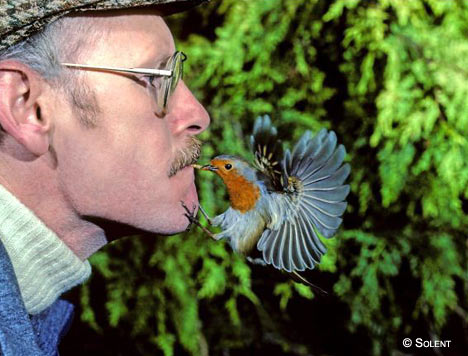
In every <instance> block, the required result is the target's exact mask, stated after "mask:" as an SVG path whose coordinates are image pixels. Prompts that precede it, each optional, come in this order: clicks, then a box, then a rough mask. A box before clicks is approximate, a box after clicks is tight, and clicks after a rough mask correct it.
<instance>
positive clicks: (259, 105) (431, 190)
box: [81, 0, 468, 355]
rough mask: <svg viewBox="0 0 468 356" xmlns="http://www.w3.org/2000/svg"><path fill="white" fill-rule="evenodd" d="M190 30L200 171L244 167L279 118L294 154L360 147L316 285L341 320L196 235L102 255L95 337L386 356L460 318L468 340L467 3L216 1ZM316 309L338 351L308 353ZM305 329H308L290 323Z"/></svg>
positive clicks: (86, 305) (187, 45) (305, 292)
mask: <svg viewBox="0 0 468 356" xmlns="http://www.w3.org/2000/svg"><path fill="white" fill-rule="evenodd" d="M194 14H196V16H198V20H199V23H200V25H199V27H197V28H196V29H195V33H192V34H191V35H190V36H189V37H187V38H185V39H184V40H183V41H182V42H181V43H179V44H178V47H179V48H180V49H182V50H183V51H184V52H186V53H187V54H188V56H189V60H188V61H187V62H186V63H187V68H186V74H187V77H186V78H185V80H186V81H187V82H189V84H190V86H191V88H192V89H193V91H194V93H195V94H196V96H197V97H198V98H199V99H200V101H202V102H203V103H204V104H205V105H206V107H207V108H208V110H209V112H210V114H211V116H212V125H211V127H210V130H209V131H208V132H206V133H204V134H203V135H202V139H203V140H204V141H205V142H206V143H205V145H204V148H203V160H205V161H206V160H208V158H210V157H212V156H214V155H216V154H220V153H230V154H239V155H242V156H245V157H249V155H250V152H249V147H248V140H247V136H248V134H249V133H250V131H251V128H252V123H253V120H254V119H255V117H256V116H258V115H260V114H269V115H270V116H272V118H273V120H274V122H275V123H276V124H277V125H278V126H279V131H280V133H281V134H282V135H283V138H284V141H285V142H286V144H290V143H291V142H293V140H296V139H297V138H298V137H299V136H300V135H301V134H302V133H303V131H304V130H306V129H309V130H312V131H317V130H318V129H319V128H321V127H328V128H330V129H333V130H334V131H336V133H337V135H338V137H339V141H340V142H342V143H344V144H345V146H346V148H347V151H348V156H347V160H348V161H349V162H350V163H351V166H352V174H351V177H350V179H349V181H350V182H349V183H350V186H351V191H352V192H351V195H350V199H349V201H350V204H349V206H348V211H347V213H346V214H345V220H344V225H343V228H342V229H341V232H340V233H339V234H338V235H337V236H336V237H335V238H334V239H331V240H326V241H324V242H325V243H326V245H327V247H328V249H329V252H328V254H327V255H326V256H325V257H324V259H323V261H322V262H323V263H322V264H321V265H320V266H319V272H317V274H315V275H314V276H323V278H324V279H323V280H324V281H329V283H330V284H329V285H330V286H331V289H332V290H333V292H331V293H333V294H334V295H335V296H336V298H337V299H336V300H335V299H332V300H333V303H335V304H334V306H335V307H330V303H328V304H327V303H324V302H323V299H320V298H316V297H314V295H313V294H312V291H311V290H310V289H309V288H307V287H304V286H301V285H298V284H296V283H294V282H290V281H287V282H285V279H284V278H283V279H281V276H280V275H279V274H275V275H273V276H274V277H271V276H272V275H267V274H262V273H267V272H256V270H255V269H251V267H249V266H248V265H247V264H246V262H245V260H244V259H242V258H241V257H239V256H236V255H233V254H232V252H231V251H230V249H229V247H228V246H227V245H226V244H225V243H223V242H214V241H211V240H210V239H209V238H207V237H206V236H204V235H202V234H201V233H200V232H198V231H192V232H191V233H189V234H183V235H177V236H173V237H158V238H153V239H146V238H145V239H141V238H136V237H131V238H129V239H127V240H126V241H123V242H119V243H117V244H113V245H112V246H110V247H108V248H107V249H105V250H104V251H103V252H99V253H98V254H96V255H95V256H94V257H93V258H92V263H93V265H94V269H95V277H94V279H96V278H101V279H102V280H104V281H105V287H102V288H104V290H105V295H106V301H105V307H106V310H107V311H108V316H107V319H106V320H104V321H103V320H102V319H103V318H102V317H98V316H97V314H96V312H95V311H94V312H93V303H92V300H93V298H94V295H93V293H94V292H93V288H91V285H90V284H88V285H86V286H84V287H83V289H82V294H81V301H82V304H83V313H82V320H84V321H85V322H87V323H89V325H91V326H92V327H93V328H94V329H95V330H96V331H97V332H99V331H100V330H103V329H105V328H109V327H111V328H114V327H115V328H121V329H124V330H127V331H128V333H129V334H130V335H131V337H132V340H135V350H136V352H137V353H139V354H154V348H158V349H159V350H160V352H162V353H163V354H164V355H173V354H175V353H176V351H175V350H179V351H180V350H181V349H183V350H185V351H184V352H186V353H188V354H192V355H204V354H207V353H208V351H207V350H208V349H209V350H210V353H213V354H221V353H222V352H223V350H235V349H241V350H242V349H244V350H249V348H250V347H254V346H255V347H257V348H258V349H261V347H262V346H264V345H266V344H268V345H272V344H273V345H276V347H277V348H279V350H281V352H282V353H290V354H307V353H312V351H311V350H315V349H313V348H312V344H314V347H316V348H317V347H318V348H319V350H321V352H322V353H325V354H333V353H340V352H339V351H337V349H336V348H335V349H333V348H331V349H330V347H332V346H330V345H332V344H333V342H332V341H329V342H327V340H336V339H339V338H341V337H342V336H343V335H351V336H350V337H356V338H359V337H361V338H362V337H363V336H362V335H365V338H366V339H365V340H366V342H367V345H368V346H367V348H366V349H365V350H364V351H363V350H362V349H359V352H357V351H356V352H357V353H359V354H366V353H367V354H374V355H380V354H390V353H394V352H398V350H401V347H400V345H401V341H402V339H403V338H404V337H406V336H408V335H410V334H411V333H413V332H415V333H417V336H419V337H423V336H424V335H436V336H437V335H441V334H442V333H444V332H445V333H447V330H448V329H446V328H447V322H448V320H449V319H450V318H462V321H461V322H462V323H465V325H466V323H467V322H468V319H467V317H466V315H467V312H466V309H467V307H468V306H467V302H466V295H467V291H468V283H467V281H468V268H467V257H468V251H467V245H466V236H467V232H468V231H467V230H468V229H467V226H468V220H467V214H466V212H467V210H468V208H467V206H468V202H467V199H468V188H467V187H468V160H467V159H466V157H468V142H467V137H468V101H467V100H466V98H467V97H468V41H467V33H468V3H467V2H465V1H439V0H413V1H404V0H398V1H397V0H382V1H357V0H353V1H352V0H334V1H319V0H307V1H305V0H304V1H286V0H268V1H266V0H258V1H245V0H244V1H239V0H223V1H219V2H215V1H213V2H211V4H209V5H206V6H205V7H200V8H199V9H197V10H196V11H194V12H192V13H191V14H183V15H180V16H179V17H178V19H176V20H172V21H173V22H174V23H173V25H174V26H175V27H174V28H175V32H176V34H180V35H181V36H182V35H183V34H184V32H183V31H182V29H184V28H185V27H186V26H189V25H190V26H192V27H193V23H192V22H191V17H190V16H192V17H193V16H195V15H194ZM212 22H217V23H219V26H217V27H216V28H213V26H211V25H210V24H211V23H212ZM176 37H177V36H176ZM199 178H200V179H199V180H198V187H199V194H200V199H201V202H202V205H204V207H205V209H206V210H207V211H208V212H209V214H210V215H214V214H218V213H220V212H221V211H223V210H224V209H225V208H226V207H227V204H228V203H227V200H226V195H225V190H224V188H223V186H222V184H221V182H220V181H219V179H217V177H215V176H214V175H209V174H206V175H201V174H200V177H199ZM259 273H260V275H259ZM96 275H97V277H96ZM259 277H260V278H259ZM262 278H263V279H262ZM317 278H319V277H317ZM265 288H267V289H266V290H265ZM297 305H301V309H300V310H301V311H300V312H299V313H297V312H295V309H294V308H296V307H297ZM304 306H305V307H304ZM304 308H305V309H304ZM318 309H326V311H327V313H329V315H334V313H341V314H338V316H336V318H335V319H336V320H339V322H340V323H342V324H345V325H346V328H347V329H346V330H344V329H343V330H341V329H340V330H341V331H340V332H341V333H342V334H339V335H337V334H336V333H338V331H336V332H335V326H336V325H335V326H334V327H333V328H332V326H331V325H329V324H327V325H328V326H329V327H330V329H329V332H328V334H329V335H330V339H327V338H326V336H325V334H323V330H322V333H321V334H320V335H322V336H321V337H316V338H315V339H313V340H312V341H311V340H310V337H312V336H311V335H312V333H311V332H310V333H309V332H308V330H309V329H310V328H311V327H312V326H313V325H315V324H317V325H318V326H317V327H319V326H320V327H321V328H323V327H324V326H322V325H321V324H320V323H325V319H320V318H319V316H318V315H319V312H318ZM343 310H344V311H343ZM313 311H314V312H313ZM301 313H302V314H304V313H306V314H307V315H308V324H307V325H299V324H298V323H299V322H298V321H295V320H291V319H292V318H293V315H294V317H295V318H298V319H299V318H300V317H301ZM335 319H333V318H332V320H335ZM421 325H424V326H423V327H421ZM338 326H339V325H338ZM288 329H293V331H294V332H295V333H301V332H302V333H303V334H304V335H307V336H304V338H303V339H298V338H296V337H294V336H292V332H291V331H290V330H288ZM347 333H349V334H347ZM271 335H273V336H271ZM359 335H361V336H359ZM322 339H324V341H321V340H322ZM426 339H429V336H427V338H426ZM436 339H437V337H436ZM361 340H362V339H361ZM259 343H260V346H258V345H259ZM359 344H360V345H361V343H359ZM362 344H364V342H363V343H362ZM317 345H318V346H317ZM334 347H337V346H334ZM346 351H347V352H344V353H349V352H351V351H350V350H346ZM356 352H355V353H356ZM314 353H315V352H314Z"/></svg>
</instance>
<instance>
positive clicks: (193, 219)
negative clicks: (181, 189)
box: [180, 201, 198, 231]
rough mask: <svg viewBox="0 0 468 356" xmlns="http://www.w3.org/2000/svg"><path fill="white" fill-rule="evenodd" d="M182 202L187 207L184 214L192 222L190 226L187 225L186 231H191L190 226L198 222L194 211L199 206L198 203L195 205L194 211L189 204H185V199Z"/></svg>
mask: <svg viewBox="0 0 468 356" xmlns="http://www.w3.org/2000/svg"><path fill="white" fill-rule="evenodd" d="M180 204H181V205H182V207H183V208H184V209H185V211H186V213H185V214H184V215H185V217H186V218H187V219H188V221H189V222H190V224H189V226H187V229H186V231H190V227H191V226H192V224H196V223H198V219H197V218H196V217H195V214H194V213H193V212H194V211H195V209H196V208H197V207H196V205H193V209H192V211H190V209H189V208H188V207H187V205H185V203H184V202H183V201H181V202H180Z"/></svg>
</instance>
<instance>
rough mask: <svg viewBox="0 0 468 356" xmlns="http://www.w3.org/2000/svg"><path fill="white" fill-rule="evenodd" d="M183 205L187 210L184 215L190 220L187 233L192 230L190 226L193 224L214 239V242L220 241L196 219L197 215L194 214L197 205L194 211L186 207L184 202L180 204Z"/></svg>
mask: <svg viewBox="0 0 468 356" xmlns="http://www.w3.org/2000/svg"><path fill="white" fill-rule="evenodd" d="M180 203H181V204H182V207H183V208H184V209H185V211H186V213H185V214H184V215H185V216H186V217H187V219H188V220H189V222H190V225H189V226H188V227H187V230H186V231H189V230H190V226H191V225H192V224H195V225H197V226H198V227H199V228H201V229H202V230H203V231H204V232H205V233H206V234H207V235H208V236H210V237H211V238H212V239H214V240H218V238H217V237H216V235H215V234H213V233H212V232H211V231H210V230H208V229H207V228H206V227H205V226H203V225H202V224H201V223H200V221H198V219H197V217H196V214H194V213H193V212H194V211H195V209H196V208H197V207H196V205H194V206H193V210H192V211H190V209H189V208H188V207H187V205H185V203H184V202H183V201H181V202H180Z"/></svg>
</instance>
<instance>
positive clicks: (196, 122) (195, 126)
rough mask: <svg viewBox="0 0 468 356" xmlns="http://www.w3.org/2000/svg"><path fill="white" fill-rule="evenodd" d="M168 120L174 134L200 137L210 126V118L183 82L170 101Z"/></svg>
mask: <svg viewBox="0 0 468 356" xmlns="http://www.w3.org/2000/svg"><path fill="white" fill-rule="evenodd" d="M168 109H169V110H168V114H167V118H168V119H169V123H170V126H171V130H172V132H173V133H174V134H175V135H177V134H181V133H183V132H186V133H189V134H191V135H198V134H199V133H201V132H203V131H204V130H206V128H207V127H208V126H209V124H210V116H209V115H208V112H207V111H206V109H205V108H204V107H203V105H202V104H200V102H199V101H198V100H197V99H196V98H195V96H194V95H193V93H192V92H191V91H190V89H189V88H188V87H187V86H186V85H185V83H184V82H183V81H182V80H181V81H180V82H179V84H178V85H177V88H176V90H175V91H174V93H173V95H172V97H171V99H170V100H169V107H168Z"/></svg>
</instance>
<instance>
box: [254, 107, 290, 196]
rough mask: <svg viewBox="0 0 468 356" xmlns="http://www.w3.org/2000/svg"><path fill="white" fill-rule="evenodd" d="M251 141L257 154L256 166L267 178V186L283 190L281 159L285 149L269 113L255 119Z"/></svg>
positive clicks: (255, 154)
mask: <svg viewBox="0 0 468 356" xmlns="http://www.w3.org/2000/svg"><path fill="white" fill-rule="evenodd" d="M250 143H251V146H252V150H253V153H254V156H255V166H256V167H257V169H258V170H259V171H260V172H262V173H263V175H264V177H265V178H266V183H267V186H268V187H269V188H270V189H272V190H281V187H282V185H281V165H280V162H281V159H282V156H283V149H282V144H281V141H280V140H279V139H278V130H277V129H276V127H274V126H273V125H272V123H271V119H270V117H269V116H268V115H264V116H259V117H257V119H256V120H255V123H254V130H253V134H252V135H251V136H250Z"/></svg>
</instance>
